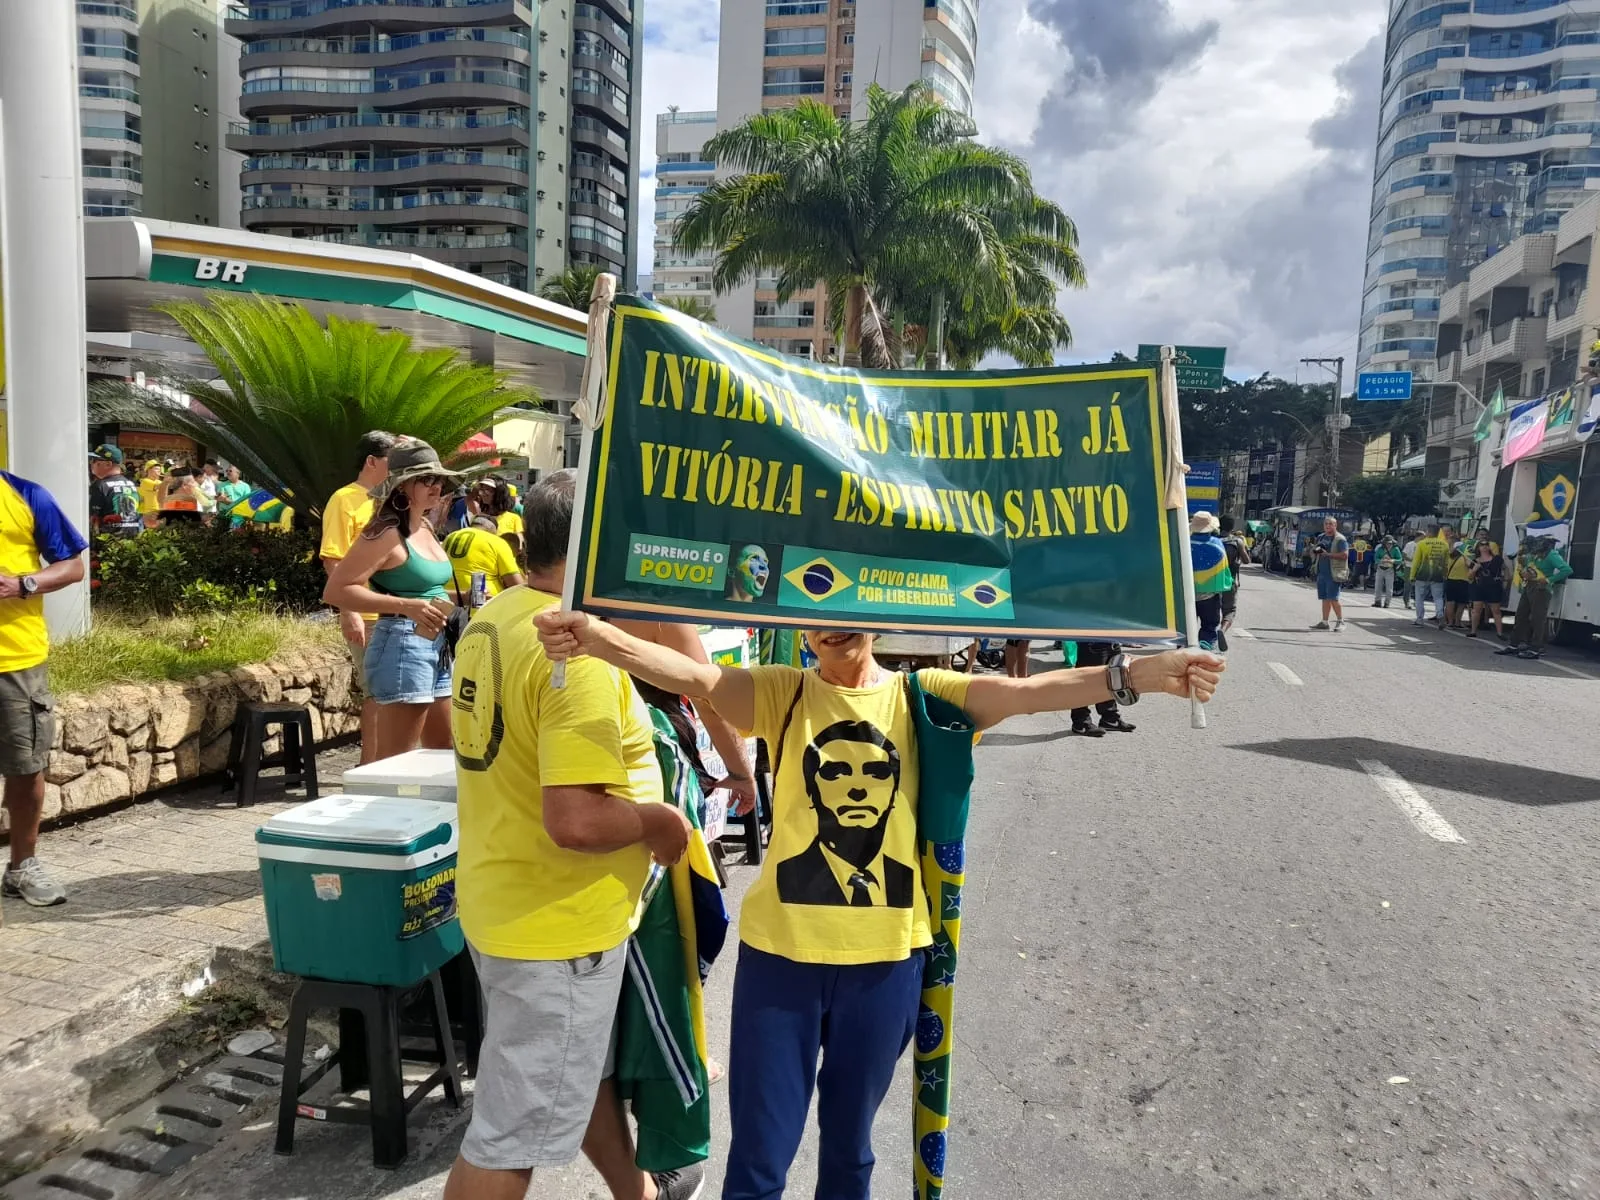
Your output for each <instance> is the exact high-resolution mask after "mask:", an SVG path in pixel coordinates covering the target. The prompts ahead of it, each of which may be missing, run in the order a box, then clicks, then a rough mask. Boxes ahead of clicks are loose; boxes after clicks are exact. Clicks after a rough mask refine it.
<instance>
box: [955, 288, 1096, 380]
mask: <svg viewBox="0 0 1600 1200" xmlns="http://www.w3.org/2000/svg"><path fill="white" fill-rule="evenodd" d="M944 344H945V353H947V354H948V355H949V356H950V369H951V370H953V371H971V370H975V369H976V368H977V366H978V364H979V363H981V362H982V361H983V360H984V359H985V358H986V357H988V356H989V355H990V354H993V353H1000V354H1009V355H1010V356H1011V357H1012V358H1014V359H1016V360H1017V362H1019V363H1021V364H1022V365H1023V366H1025V367H1048V366H1051V365H1052V364H1053V363H1054V362H1055V361H1056V350H1057V349H1061V350H1065V349H1067V348H1068V347H1069V346H1071V345H1072V329H1071V327H1069V326H1068V325H1067V319H1066V317H1064V316H1062V315H1061V310H1060V309H1058V308H1056V307H1055V305H1053V304H1050V305H1038V306H1034V307H1029V308H1013V309H1011V310H1010V311H1009V312H1003V313H998V314H996V313H983V312H977V311H973V312H966V313H961V314H959V315H957V316H955V317H953V318H952V319H951V320H950V321H949V322H948V324H946V326H945V339H944Z"/></svg>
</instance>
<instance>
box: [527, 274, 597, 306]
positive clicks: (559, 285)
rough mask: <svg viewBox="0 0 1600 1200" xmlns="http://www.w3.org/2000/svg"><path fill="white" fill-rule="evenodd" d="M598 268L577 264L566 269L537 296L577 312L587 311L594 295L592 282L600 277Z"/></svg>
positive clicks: (541, 289) (540, 290)
mask: <svg viewBox="0 0 1600 1200" xmlns="http://www.w3.org/2000/svg"><path fill="white" fill-rule="evenodd" d="M600 273H601V272H600V268H599V267H596V266H593V265H590V264H585V263H579V264H578V265H577V266H575V267H568V268H567V269H566V270H565V271H563V272H561V274H559V275H557V276H556V277H555V278H554V279H552V280H551V281H550V282H549V283H547V284H545V285H544V286H543V287H542V288H540V289H539V295H540V297H542V298H543V299H545V300H554V301H555V302H556V303H557V304H565V305H566V306H567V307H568V308H575V309H577V310H578V311H579V312H584V313H586V312H588V311H589V297H590V296H591V295H593V294H594V281H595V280H596V279H598V278H599V277H600Z"/></svg>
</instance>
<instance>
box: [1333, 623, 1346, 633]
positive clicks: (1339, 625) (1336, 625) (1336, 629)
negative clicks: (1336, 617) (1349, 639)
mask: <svg viewBox="0 0 1600 1200" xmlns="http://www.w3.org/2000/svg"><path fill="white" fill-rule="evenodd" d="M1343 628H1344V622H1343V621H1335V622H1334V623H1333V631H1334V632H1335V633H1338V632H1339V631H1340V630H1341V629H1343Z"/></svg>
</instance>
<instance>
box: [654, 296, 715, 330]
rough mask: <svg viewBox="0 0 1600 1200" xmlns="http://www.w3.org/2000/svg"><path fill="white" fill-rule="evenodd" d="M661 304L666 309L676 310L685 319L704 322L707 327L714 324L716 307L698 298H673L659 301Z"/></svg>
mask: <svg viewBox="0 0 1600 1200" xmlns="http://www.w3.org/2000/svg"><path fill="white" fill-rule="evenodd" d="M657 299H660V297H657ZM661 303H662V304H664V305H666V306H667V307H668V308H675V309H677V310H678V311H679V312H681V313H682V314H683V315H684V316H686V317H693V318H694V319H695V320H696V321H704V322H705V323H706V324H707V325H713V324H715V323H716V320H717V310H716V306H715V305H711V304H707V303H706V302H705V301H704V300H702V299H700V297H699V296H673V297H671V298H669V299H666V300H661Z"/></svg>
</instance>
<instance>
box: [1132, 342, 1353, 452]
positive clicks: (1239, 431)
mask: <svg viewBox="0 0 1600 1200" xmlns="http://www.w3.org/2000/svg"><path fill="white" fill-rule="evenodd" d="M1124 357H1125V356H1124ZM1328 405H1329V396H1328V394H1327V389H1325V388H1317V387H1313V386H1306V385H1304V384H1298V383H1292V382H1290V381H1289V380H1287V379H1275V378H1273V377H1272V376H1270V375H1261V376H1259V377H1258V378H1255V379H1245V380H1232V379H1229V380H1225V381H1224V382H1223V387H1222V390H1221V391H1217V392H1206V391H1196V390H1193V389H1190V388H1185V389H1183V390H1181V391H1180V392H1179V393H1178V412H1179V417H1180V420H1181V422H1182V426H1183V454H1184V457H1185V458H1187V459H1189V460H1190V461H1191V462H1194V461H1206V460H1211V459H1220V458H1223V457H1225V456H1226V455H1227V454H1229V453H1230V452H1232V451H1236V450H1249V449H1251V448H1253V447H1256V446H1265V445H1274V444H1284V445H1292V444H1294V443H1296V442H1302V441H1310V442H1312V443H1313V444H1320V442H1321V439H1322V438H1323V437H1324V436H1325V434H1324V431H1325V428H1326V427H1325V426H1324V424H1323V417H1324V416H1325V415H1326V414H1327V413H1328V412H1329V411H1330V409H1329V407H1328ZM1281 414H1287V415H1281Z"/></svg>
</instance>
